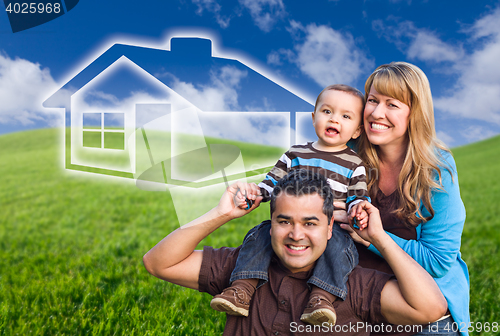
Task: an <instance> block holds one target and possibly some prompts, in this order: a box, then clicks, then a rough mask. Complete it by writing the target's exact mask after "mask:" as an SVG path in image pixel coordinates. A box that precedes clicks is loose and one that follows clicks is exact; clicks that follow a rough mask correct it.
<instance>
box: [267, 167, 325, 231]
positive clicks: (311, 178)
mask: <svg viewBox="0 0 500 336" xmlns="http://www.w3.org/2000/svg"><path fill="white" fill-rule="evenodd" d="M281 193H285V194H286V195H288V196H303V195H312V194H318V195H319V196H320V197H321V198H322V199H323V213H324V214H325V215H326V216H327V217H328V224H330V221H331V219H332V216H333V200H334V198H333V191H332V189H331V187H330V185H329V184H328V181H327V179H326V177H324V176H323V175H322V174H319V173H316V172H313V171H310V170H306V169H294V170H292V171H290V172H289V173H288V174H287V175H286V176H284V177H283V178H282V179H280V180H279V181H278V183H277V184H276V186H275V187H274V189H273V192H272V193H271V204H270V207H271V217H272V215H273V212H274V210H275V209H276V198H277V197H278V196H279V195H281Z"/></svg>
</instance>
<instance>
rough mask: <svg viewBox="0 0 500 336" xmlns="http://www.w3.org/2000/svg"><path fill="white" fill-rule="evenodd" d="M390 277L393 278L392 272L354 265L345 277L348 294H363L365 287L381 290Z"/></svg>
mask: <svg viewBox="0 0 500 336" xmlns="http://www.w3.org/2000/svg"><path fill="white" fill-rule="evenodd" d="M392 278H394V275H392V274H387V273H384V272H380V271H377V270H374V269H371V268H364V267H361V266H356V267H354V269H353V270H352V272H351V274H350V275H349V278H348V279H347V284H348V286H349V294H351V295H359V294H363V293H364V292H366V289H367V288H370V289H371V290H375V291H379V292H381V291H382V289H383V288H384V286H385V284H386V283H387V281H389V280H390V279H392Z"/></svg>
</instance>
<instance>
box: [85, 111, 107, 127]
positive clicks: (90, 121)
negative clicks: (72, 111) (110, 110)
mask: <svg viewBox="0 0 500 336" xmlns="http://www.w3.org/2000/svg"><path fill="white" fill-rule="evenodd" d="M101 115H102V114H101V113H84V114H83V128H86V129H100V128H101Z"/></svg>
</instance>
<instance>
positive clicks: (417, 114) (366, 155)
mask: <svg viewBox="0 0 500 336" xmlns="http://www.w3.org/2000/svg"><path fill="white" fill-rule="evenodd" d="M372 86H373V88H374V89H375V90H376V91H377V92H378V93H380V94H382V95H384V96H389V97H392V98H395V99H397V100H399V101H401V102H403V103H405V104H406V105H408V106H409V107H410V116H409V125H408V131H407V137H408V149H407V151H406V156H405V158H404V162H403V167H402V169H401V171H400V173H399V176H398V192H399V195H400V196H401V197H400V204H399V207H398V209H396V210H395V211H394V212H395V214H396V216H397V217H398V218H400V219H402V220H404V221H405V222H407V223H409V224H411V225H413V226H417V225H418V224H420V223H421V222H422V221H424V222H426V221H427V220H429V219H431V218H432V217H434V209H433V208H432V205H431V192H432V190H435V189H442V183H441V170H440V168H439V166H440V165H442V160H441V159H440V153H439V151H438V149H441V150H445V151H449V150H448V149H447V148H446V147H445V146H444V145H443V144H442V143H441V142H440V141H439V140H438V139H437V137H436V130H435V126H434V108H433V105H432V95H431V89H430V85H429V80H428V79H427V77H426V76H425V74H424V72H423V71H422V70H420V69H419V68H418V67H416V66H415V65H412V64H409V63H405V62H392V63H390V64H384V65H381V66H379V67H378V68H377V69H376V70H375V71H374V72H373V73H372V74H371V75H370V77H369V78H368V79H367V81H366V84H365V97H366V98H368V94H369V92H370V89H371V88H372ZM359 152H360V156H361V158H362V159H363V161H364V162H365V164H366V165H367V166H368V168H369V169H368V171H371V172H372V171H373V169H375V171H377V172H378V171H379V168H380V163H379V160H380V159H379V155H378V146H377V145H373V144H371V143H370V141H368V138H367V137H366V134H365V132H363V134H362V136H361V138H360V143H359ZM436 172H437V174H438V175H439V183H436V181H435V178H436V175H435V174H436ZM368 190H369V191H370V194H371V195H375V194H376V193H377V192H378V174H369V176H368ZM421 204H423V206H424V207H425V208H426V209H427V211H428V212H429V214H430V216H427V217H425V216H424V215H423V214H422V212H421V210H420V205H421Z"/></svg>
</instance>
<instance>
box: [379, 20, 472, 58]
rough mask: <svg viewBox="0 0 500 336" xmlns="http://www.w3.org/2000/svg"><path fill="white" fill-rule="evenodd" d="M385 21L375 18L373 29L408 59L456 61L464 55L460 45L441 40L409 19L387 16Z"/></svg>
mask: <svg viewBox="0 0 500 336" xmlns="http://www.w3.org/2000/svg"><path fill="white" fill-rule="evenodd" d="M387 22H394V23H395V24H394V25H391V24H387ZM387 22H384V21H382V20H375V21H373V24H372V25H373V29H374V30H375V31H376V32H378V33H379V34H380V35H381V36H383V37H384V38H385V39H386V40H387V41H389V42H391V43H394V44H395V45H396V46H397V47H398V49H399V50H400V51H401V52H403V53H404V54H406V56H408V58H409V59H410V60H421V61H425V62H446V61H451V62H456V61H458V60H460V59H462V58H463V56H464V51H463V48H462V46H461V45H452V44H449V43H446V42H443V41H442V40H441V39H440V38H439V37H438V35H437V34H436V33H435V32H432V31H429V30H426V29H422V28H417V27H416V26H415V24H414V23H413V22H411V21H403V22H397V19H396V18H394V17H389V18H388V20H387Z"/></svg>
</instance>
